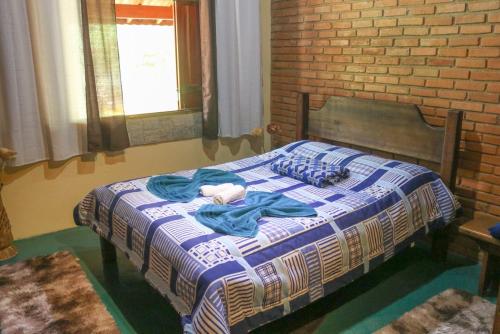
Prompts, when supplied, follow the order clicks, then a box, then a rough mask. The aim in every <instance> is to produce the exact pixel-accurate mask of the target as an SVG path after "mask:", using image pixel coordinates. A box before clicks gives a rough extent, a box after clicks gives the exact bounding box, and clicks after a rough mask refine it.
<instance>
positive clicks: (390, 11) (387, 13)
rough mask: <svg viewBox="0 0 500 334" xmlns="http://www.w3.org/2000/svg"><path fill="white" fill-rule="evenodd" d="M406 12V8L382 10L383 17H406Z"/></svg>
mask: <svg viewBox="0 0 500 334" xmlns="http://www.w3.org/2000/svg"><path fill="white" fill-rule="evenodd" d="M406 12H407V9H406V8H393V9H392V8H391V9H384V16H402V15H406Z"/></svg>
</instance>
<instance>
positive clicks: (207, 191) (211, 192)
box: [200, 183, 234, 197]
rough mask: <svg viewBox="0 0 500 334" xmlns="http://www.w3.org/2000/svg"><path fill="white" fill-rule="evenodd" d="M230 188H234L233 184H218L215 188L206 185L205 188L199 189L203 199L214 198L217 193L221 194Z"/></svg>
mask: <svg viewBox="0 0 500 334" xmlns="http://www.w3.org/2000/svg"><path fill="white" fill-rule="evenodd" d="M232 187H234V184H232V183H223V184H218V185H216V186H210V185H206V186H201V187H200V193H201V194H202V195H203V196H205V197H206V196H215V195H217V194H218V193H221V192H223V191H224V190H228V189H230V188H232Z"/></svg>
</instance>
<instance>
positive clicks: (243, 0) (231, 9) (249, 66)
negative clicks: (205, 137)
mask: <svg viewBox="0 0 500 334" xmlns="http://www.w3.org/2000/svg"><path fill="white" fill-rule="evenodd" d="M259 4H260V1H253V0H252V1H249V0H215V22H216V23H215V26H216V41H217V85H218V99H219V101H218V105H219V136H221V137H239V136H241V135H244V134H249V133H251V131H252V130H253V129H254V128H258V127H261V126H262V109H263V107H262V90H261V81H262V80H261V60H260V9H259Z"/></svg>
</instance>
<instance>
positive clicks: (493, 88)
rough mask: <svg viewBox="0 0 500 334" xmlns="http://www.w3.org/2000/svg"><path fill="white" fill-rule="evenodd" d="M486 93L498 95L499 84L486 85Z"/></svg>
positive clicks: (499, 90) (499, 91)
mask: <svg viewBox="0 0 500 334" xmlns="http://www.w3.org/2000/svg"><path fill="white" fill-rule="evenodd" d="M487 91H488V92H493V93H500V82H491V83H489V84H488V88H487Z"/></svg>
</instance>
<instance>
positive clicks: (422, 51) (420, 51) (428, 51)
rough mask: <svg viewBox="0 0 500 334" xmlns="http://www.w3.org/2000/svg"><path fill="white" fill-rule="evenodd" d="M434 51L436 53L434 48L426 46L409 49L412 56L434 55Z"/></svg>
mask: <svg viewBox="0 0 500 334" xmlns="http://www.w3.org/2000/svg"><path fill="white" fill-rule="evenodd" d="M436 53H437V49H436V48H426V47H422V46H421V47H419V48H412V49H411V55H412V56H435V55H436Z"/></svg>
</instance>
